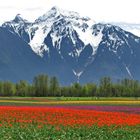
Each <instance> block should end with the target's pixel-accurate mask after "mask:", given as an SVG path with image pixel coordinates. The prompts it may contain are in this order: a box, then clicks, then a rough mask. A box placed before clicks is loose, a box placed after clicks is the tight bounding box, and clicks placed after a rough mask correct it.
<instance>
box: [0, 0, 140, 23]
mask: <svg viewBox="0 0 140 140" xmlns="http://www.w3.org/2000/svg"><path fill="white" fill-rule="evenodd" d="M139 5H140V0H0V23H2V22H4V21H7V20H10V19H12V18H13V17H14V16H15V15H16V14H18V13H20V14H22V15H23V17H24V18H27V19H28V20H34V19H35V18H37V17H38V16H40V15H42V14H44V13H45V12H47V11H48V10H49V9H50V8H51V7H53V6H58V7H59V8H62V9H66V10H72V11H77V12H79V13H80V14H81V15H85V16H89V17H91V18H93V20H95V21H97V22H98V21H105V22H111V21H113V22H131V23H140V14H139V13H140V8H139Z"/></svg>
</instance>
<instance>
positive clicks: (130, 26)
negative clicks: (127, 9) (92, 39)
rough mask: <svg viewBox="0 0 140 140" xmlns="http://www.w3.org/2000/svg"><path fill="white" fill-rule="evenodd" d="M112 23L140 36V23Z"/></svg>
mask: <svg viewBox="0 0 140 140" xmlns="http://www.w3.org/2000/svg"><path fill="white" fill-rule="evenodd" d="M111 24H112V25H116V26H119V27H120V28H122V29H124V30H126V31H128V32H130V33H133V34H134V35H136V36H138V37H140V24H134V23H123V22H122V23H111Z"/></svg>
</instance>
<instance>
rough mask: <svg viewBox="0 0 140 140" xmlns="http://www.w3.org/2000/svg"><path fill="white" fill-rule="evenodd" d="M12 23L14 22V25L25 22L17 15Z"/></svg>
mask: <svg viewBox="0 0 140 140" xmlns="http://www.w3.org/2000/svg"><path fill="white" fill-rule="evenodd" d="M13 21H14V22H16V23H19V22H25V21H27V20H25V19H23V18H22V16H21V14H17V15H16V16H15V18H14V20H13Z"/></svg>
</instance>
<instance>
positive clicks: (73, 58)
mask: <svg viewBox="0 0 140 140" xmlns="http://www.w3.org/2000/svg"><path fill="white" fill-rule="evenodd" d="M1 28H3V29H5V30H7V31H8V32H10V33H12V34H13V35H16V36H17V37H19V38H20V39H21V40H22V41H23V42H24V43H25V44H26V45H27V46H28V47H29V48H28V49H31V50H32V52H33V53H35V54H36V55H37V56H38V57H39V59H41V60H42V61H44V62H45V64H43V66H40V69H41V67H43V72H44V71H45V70H46V71H45V72H46V73H48V74H50V75H56V76H57V77H58V78H59V79H60V80H61V82H62V83H63V84H65V83H66V84H70V83H73V82H76V81H79V82H81V83H85V82H92V81H97V80H98V79H99V78H101V77H103V76H111V77H113V78H114V79H121V78H122V77H127V78H131V79H137V78H138V79H140V76H139V75H138V71H139V70H140V67H139V63H140V62H139V59H140V57H139V53H140V47H139V46H140V38H139V37H137V36H135V35H133V34H132V33H130V32H127V31H125V30H123V29H121V28H120V27H118V26H115V25H111V24H103V23H96V22H95V21H93V20H92V19H90V18H88V17H81V16H80V15H79V14H78V13H76V12H69V11H64V10H61V9H59V8H57V7H53V8H52V9H51V10H50V11H48V12H47V13H45V14H44V15H43V16H40V17H39V18H38V19H36V20H35V22H28V21H27V20H25V19H23V18H22V17H21V16H20V15H19V14H18V15H17V16H16V17H15V19H14V20H12V21H10V22H6V23H4V24H3V25H2V26H1ZM13 45H14V43H13V44H12V45H11V46H13ZM15 51H16V49H15ZM25 56H26V55H25ZM134 61H135V62H134ZM30 63H32V62H30ZM30 63H29V64H28V63H27V65H30ZM134 64H135V65H134ZM44 65H45V66H44ZM45 67H46V68H45ZM33 71H34V70H33ZM64 73H66V74H65V75H64ZM63 75H64V76H63Z"/></svg>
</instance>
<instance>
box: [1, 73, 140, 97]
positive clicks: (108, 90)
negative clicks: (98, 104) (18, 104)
mask: <svg viewBox="0 0 140 140" xmlns="http://www.w3.org/2000/svg"><path fill="white" fill-rule="evenodd" d="M0 96H22V97H25V96H36V97H46V96H58V97H60V96H65V97H140V82H139V81H136V80H131V79H123V80H119V81H117V82H112V80H111V78H109V77H104V78H102V79H100V81H99V84H95V83H87V84H84V85H81V84H79V83H73V84H72V85H71V86H60V84H59V81H58V79H57V78H56V77H50V78H49V77H48V76H47V75H44V74H41V75H38V76H36V77H34V79H33V82H32V84H30V83H28V82H27V81H23V80H21V81H19V82H18V83H12V82H10V81H0Z"/></svg>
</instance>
